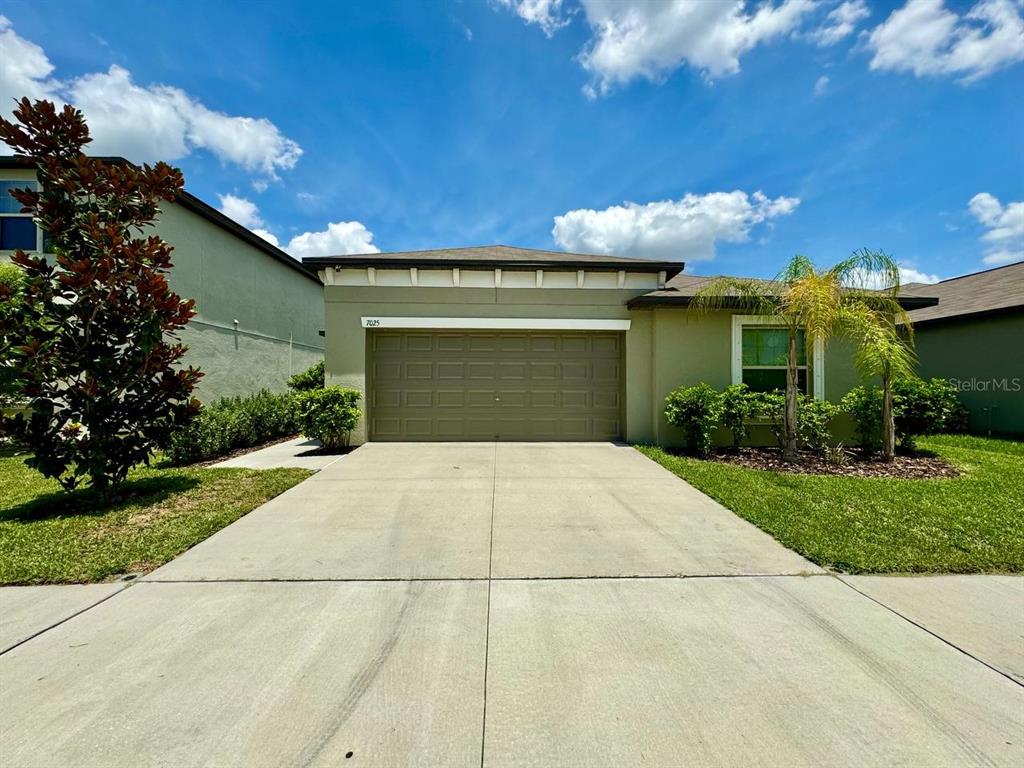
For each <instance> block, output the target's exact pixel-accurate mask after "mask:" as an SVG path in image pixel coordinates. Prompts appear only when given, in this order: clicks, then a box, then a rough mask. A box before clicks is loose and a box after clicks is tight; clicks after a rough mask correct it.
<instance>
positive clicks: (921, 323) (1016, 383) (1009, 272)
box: [905, 263, 1024, 434]
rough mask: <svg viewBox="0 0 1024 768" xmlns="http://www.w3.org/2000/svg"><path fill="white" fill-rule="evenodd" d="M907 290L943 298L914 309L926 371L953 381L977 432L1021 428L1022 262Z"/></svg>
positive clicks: (1023, 392)
mask: <svg viewBox="0 0 1024 768" xmlns="http://www.w3.org/2000/svg"><path fill="white" fill-rule="evenodd" d="M905 289H906V291H907V292H908V293H911V294H916V295H925V294H927V295H928V296H935V297H937V298H938V299H939V303H938V304H937V305H936V306H933V307H925V308H922V309H916V310H914V311H912V312H911V313H910V317H911V319H912V320H913V322H914V331H915V336H916V342H917V356H918V370H919V372H920V373H921V375H922V376H925V377H928V378H931V377H933V376H941V377H943V378H947V379H950V380H951V381H952V382H953V385H954V386H955V387H956V388H957V389H958V390H959V391H960V399H961V400H962V401H963V403H964V405H966V406H967V409H968V411H969V412H970V417H971V430H972V431H973V432H981V433H989V432H992V433H1001V434H1022V433H1024V263H1018V264H1007V265H1006V266H1003V267H996V268H995V269H989V270H986V271H984V272H975V273H974V274H971V275H964V276H963V277H954V278H951V279H949V280H943V281H942V282H941V283H934V284H931V285H922V284H912V285H907V286H905Z"/></svg>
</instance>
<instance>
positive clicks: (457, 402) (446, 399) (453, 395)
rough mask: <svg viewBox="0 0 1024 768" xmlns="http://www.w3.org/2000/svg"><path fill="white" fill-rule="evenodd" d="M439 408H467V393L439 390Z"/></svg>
mask: <svg viewBox="0 0 1024 768" xmlns="http://www.w3.org/2000/svg"><path fill="white" fill-rule="evenodd" d="M437 407H438V408H465V407H466V391H465V390H463V389H439V390H437Z"/></svg>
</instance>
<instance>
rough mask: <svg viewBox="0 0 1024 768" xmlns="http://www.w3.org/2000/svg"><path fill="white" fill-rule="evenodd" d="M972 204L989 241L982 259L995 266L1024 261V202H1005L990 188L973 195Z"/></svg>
mask: <svg viewBox="0 0 1024 768" xmlns="http://www.w3.org/2000/svg"><path fill="white" fill-rule="evenodd" d="M968 208H969V209H970V211H971V213H972V214H973V215H974V218H975V219H977V220H978V223H980V224H981V225H982V226H984V227H985V229H986V231H985V234H983V235H982V236H981V239H982V240H984V241H985V242H986V243H987V244H988V250H987V251H986V253H985V256H984V257H983V258H982V261H983V262H984V263H986V264H991V265H993V266H996V265H999V264H1009V263H1011V262H1014V261H1024V202H1014V203H1007V204H1006V205H1003V204H1002V203H1000V202H999V200H998V199H997V198H995V197H993V196H992V195H990V194H989V193H988V192H980V193H978V194H977V195H975V196H974V197H972V198H971V201H970V202H969V203H968Z"/></svg>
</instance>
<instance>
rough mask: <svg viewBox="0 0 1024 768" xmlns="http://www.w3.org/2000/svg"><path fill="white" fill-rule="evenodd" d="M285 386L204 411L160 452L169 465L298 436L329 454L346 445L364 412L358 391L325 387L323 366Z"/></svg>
mask: <svg viewBox="0 0 1024 768" xmlns="http://www.w3.org/2000/svg"><path fill="white" fill-rule="evenodd" d="M288 386H289V388H290V389H291V390H292V391H290V392H284V393H281V394H275V393H272V392H268V391H266V390H263V391H261V392H257V393H256V394H254V395H248V396H246V397H227V398H222V399H220V400H217V401H216V402H214V403H211V404H210V405H207V406H205V407H204V408H203V410H202V411H200V412H199V415H198V416H196V418H195V419H194V420H193V421H192V422H191V423H190V424H189V425H188V426H187V427H185V428H183V429H181V430H179V431H178V432H176V433H175V434H174V435H172V436H171V439H170V441H169V443H168V444H167V445H166V446H165V447H164V452H165V453H166V454H167V457H168V459H169V460H170V461H171V463H173V464H176V465H181V464H195V463H196V462H200V461H209V460H211V459H215V458H217V457H218V456H224V455H225V454H228V453H231V452H232V451H237V450H239V449H241V448H251V447H253V446H255V445H260V444H261V443H266V442H269V441H271V440H275V439H278V438H285V437H290V436H291V435H295V434H298V433H300V432H301V433H302V434H304V435H305V436H306V437H311V438H314V439H317V440H319V441H320V442H321V443H323V445H324V447H325V448H327V449H337V448H339V447H342V446H344V445H347V444H348V440H349V435H350V434H351V432H352V429H353V428H354V427H355V425H356V423H357V422H358V421H359V417H360V415H361V413H362V412H361V411H360V410H359V407H358V402H359V398H360V397H361V396H362V395H361V393H360V392H359V391H358V390H354V389H345V388H343V387H325V386H324V364H323V362H319V363H317V364H316V365H314V366H312V367H311V368H309V369H307V370H306V371H303V372H302V373H299V374H296V375H295V376H292V377H291V378H290V379H289V380H288Z"/></svg>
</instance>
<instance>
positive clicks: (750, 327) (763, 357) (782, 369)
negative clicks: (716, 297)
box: [732, 315, 824, 398]
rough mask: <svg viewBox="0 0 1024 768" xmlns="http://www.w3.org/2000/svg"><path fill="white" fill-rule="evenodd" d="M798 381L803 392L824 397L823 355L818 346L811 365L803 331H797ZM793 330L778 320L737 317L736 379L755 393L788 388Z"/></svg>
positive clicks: (734, 362) (734, 376)
mask: <svg viewBox="0 0 1024 768" xmlns="http://www.w3.org/2000/svg"><path fill="white" fill-rule="evenodd" d="M796 344H797V365H798V368H797V382H798V384H799V387H800V391H802V392H806V393H807V394H812V393H813V395H814V396H815V397H817V398H821V397H823V396H824V391H823V390H824V376H823V365H822V362H823V355H822V350H821V347H820V345H816V346H815V349H814V351H813V354H812V360H811V361H810V364H808V360H807V345H806V342H805V340H804V333H803V331H797V339H796ZM788 346H789V332H788V330H787V329H786V328H785V326H780V325H779V323H778V320H773V319H772V318H769V317H762V316H756V315H755V316H747V315H734V316H733V366H732V381H733V383H734V384H739V383H740V382H742V383H744V384H746V385H747V386H748V387H750V388H751V389H752V390H754V391H755V392H772V391H781V390H784V389H785V388H786V357H787V353H788Z"/></svg>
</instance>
